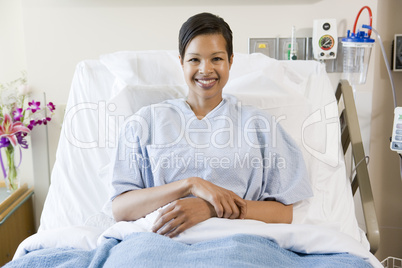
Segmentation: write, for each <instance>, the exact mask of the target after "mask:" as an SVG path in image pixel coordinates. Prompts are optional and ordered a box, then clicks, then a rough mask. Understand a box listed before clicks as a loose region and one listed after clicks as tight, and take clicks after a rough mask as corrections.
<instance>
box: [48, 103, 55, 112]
mask: <svg viewBox="0 0 402 268" xmlns="http://www.w3.org/2000/svg"><path fill="white" fill-rule="evenodd" d="M47 107H48V108H49V110H50V112H52V113H53V112H54V110H56V105H54V104H53V102H49V103H48V104H47Z"/></svg>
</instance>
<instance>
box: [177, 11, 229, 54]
mask: <svg viewBox="0 0 402 268" xmlns="http://www.w3.org/2000/svg"><path fill="white" fill-rule="evenodd" d="M203 34H222V36H223V38H224V39H225V41H226V51H227V53H228V57H229V58H230V57H231V56H232V54H233V36H232V30H231V29H230V27H229V25H228V24H227V23H226V22H225V21H224V20H223V19H222V18H220V17H219V16H216V15H213V14H211V13H200V14H197V15H194V16H192V17H190V18H189V19H188V20H187V21H186V22H185V23H183V25H182V26H181V28H180V32H179V53H180V56H181V58H182V59H183V58H184V54H185V51H186V48H187V45H188V44H189V43H190V41H191V40H193V39H194V38H195V37H196V36H198V35H203Z"/></svg>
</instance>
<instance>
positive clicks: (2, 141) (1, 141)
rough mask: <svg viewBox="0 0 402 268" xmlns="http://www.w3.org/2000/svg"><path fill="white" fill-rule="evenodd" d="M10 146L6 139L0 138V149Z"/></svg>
mask: <svg viewBox="0 0 402 268" xmlns="http://www.w3.org/2000/svg"><path fill="white" fill-rule="evenodd" d="M9 145H10V141H9V140H8V139H7V138H6V137H1V138H0V148H3V147H8V146H9Z"/></svg>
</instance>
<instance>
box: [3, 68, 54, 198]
mask: <svg viewBox="0 0 402 268" xmlns="http://www.w3.org/2000/svg"><path fill="white" fill-rule="evenodd" d="M29 93H30V89H29V87H28V85H27V84H26V76H25V74H23V76H22V77H21V78H19V79H17V80H15V81H12V82H10V83H8V84H5V85H4V84H0V149H1V151H2V154H0V166H1V171H2V172H3V175H4V179H5V180H6V186H7V190H8V192H10V193H11V192H14V191H15V190H17V189H18V188H19V184H20V180H19V177H18V167H19V165H20V164H21V161H22V152H21V148H22V149H27V148H28V142H27V140H26V136H27V135H28V134H29V133H30V132H31V130H32V129H33V128H34V127H35V126H37V125H42V124H44V125H46V124H47V123H48V122H49V121H50V120H51V116H52V115H53V114H54V111H55V109H56V107H55V105H54V104H53V103H52V102H49V103H47V104H46V106H44V107H41V104H40V102H38V101H34V100H31V101H28V100H27V98H28V97H29ZM16 151H19V157H18V156H16ZM2 156H5V159H3V157H2Z"/></svg>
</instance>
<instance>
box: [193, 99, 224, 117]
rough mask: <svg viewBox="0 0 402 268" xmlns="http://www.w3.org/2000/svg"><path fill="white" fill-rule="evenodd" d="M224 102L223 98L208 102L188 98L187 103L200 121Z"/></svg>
mask: <svg viewBox="0 0 402 268" xmlns="http://www.w3.org/2000/svg"><path fill="white" fill-rule="evenodd" d="M221 101H222V96H220V97H219V98H212V99H207V100H199V99H197V98H191V96H188V98H187V103H188V104H189V105H190V108H191V110H193V113H194V114H195V116H197V118H198V119H202V118H204V117H205V116H206V115H207V114H208V113H209V112H211V111H212V110H213V109H215V107H216V106H218V105H219V103H221Z"/></svg>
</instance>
